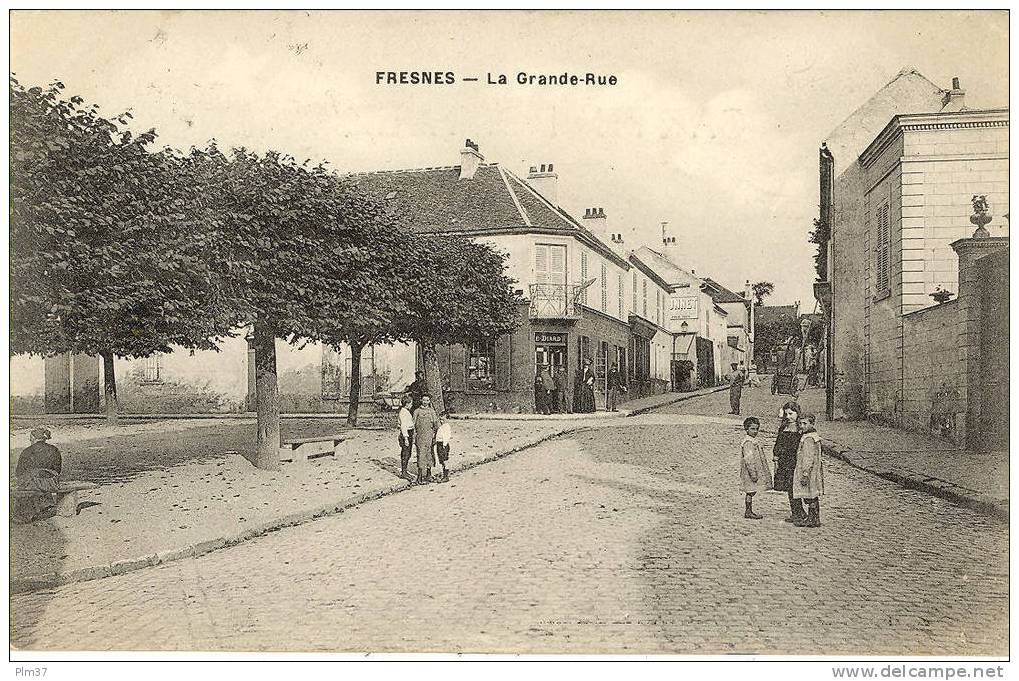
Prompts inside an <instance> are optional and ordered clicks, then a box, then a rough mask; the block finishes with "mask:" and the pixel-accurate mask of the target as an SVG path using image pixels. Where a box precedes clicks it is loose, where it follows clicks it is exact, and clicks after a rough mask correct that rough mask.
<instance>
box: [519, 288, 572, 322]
mask: <svg viewBox="0 0 1019 681" xmlns="http://www.w3.org/2000/svg"><path fill="white" fill-rule="evenodd" d="M579 296H580V287H579V286H573V285H570V284H531V311H530V316H531V319H579V318H580V309H579V308H578V305H577V302H578V301H577V298H578V297H579Z"/></svg>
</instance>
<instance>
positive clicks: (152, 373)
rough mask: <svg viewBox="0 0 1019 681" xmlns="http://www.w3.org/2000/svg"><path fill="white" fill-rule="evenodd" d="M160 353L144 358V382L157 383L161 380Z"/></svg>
mask: <svg viewBox="0 0 1019 681" xmlns="http://www.w3.org/2000/svg"><path fill="white" fill-rule="evenodd" d="M161 355H162V353H159V352H157V353H155V354H153V355H150V356H149V357H146V358H145V382H146V383H159V382H160V381H162V380H163V376H162V363H161V360H160V357H161Z"/></svg>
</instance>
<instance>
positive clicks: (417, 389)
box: [407, 371, 428, 413]
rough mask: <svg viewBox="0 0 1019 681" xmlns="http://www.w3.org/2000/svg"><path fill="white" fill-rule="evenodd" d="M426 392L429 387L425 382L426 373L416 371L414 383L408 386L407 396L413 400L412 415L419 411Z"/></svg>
mask: <svg viewBox="0 0 1019 681" xmlns="http://www.w3.org/2000/svg"><path fill="white" fill-rule="evenodd" d="M426 392H428V385H427V383H426V382H425V372H423V371H415V372H414V382H413V383H411V384H410V385H408V386H407V394H408V395H410V399H411V405H410V411H411V413H413V412H415V411H417V408H418V407H420V406H421V397H422V396H423V395H424V394H425V393H426Z"/></svg>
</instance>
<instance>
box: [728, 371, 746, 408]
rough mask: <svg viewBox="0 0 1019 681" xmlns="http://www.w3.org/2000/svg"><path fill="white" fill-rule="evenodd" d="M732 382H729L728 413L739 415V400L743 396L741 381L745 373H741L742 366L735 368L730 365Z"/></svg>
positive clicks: (744, 378) (744, 377) (743, 379)
mask: <svg viewBox="0 0 1019 681" xmlns="http://www.w3.org/2000/svg"><path fill="white" fill-rule="evenodd" d="M732 370H733V372H734V373H733V375H732V382H731V383H729V413H730V414H736V415H737V416H738V415H739V402H740V400H741V399H742V398H743V382H744V381H745V380H746V378H747V375H746V374H745V373H743V367H739V368H737V367H736V365H735V364H733V365H732Z"/></svg>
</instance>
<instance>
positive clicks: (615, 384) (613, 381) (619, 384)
mask: <svg viewBox="0 0 1019 681" xmlns="http://www.w3.org/2000/svg"><path fill="white" fill-rule="evenodd" d="M624 390H626V386H624V385H623V381H622V378H621V377H620V376H619V365H618V364H613V365H612V368H611V369H609V375H608V385H607V398H608V399H607V402H608V405H607V408H608V410H609V411H619V409H618V407H619V393H620V392H622V391H624Z"/></svg>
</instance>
